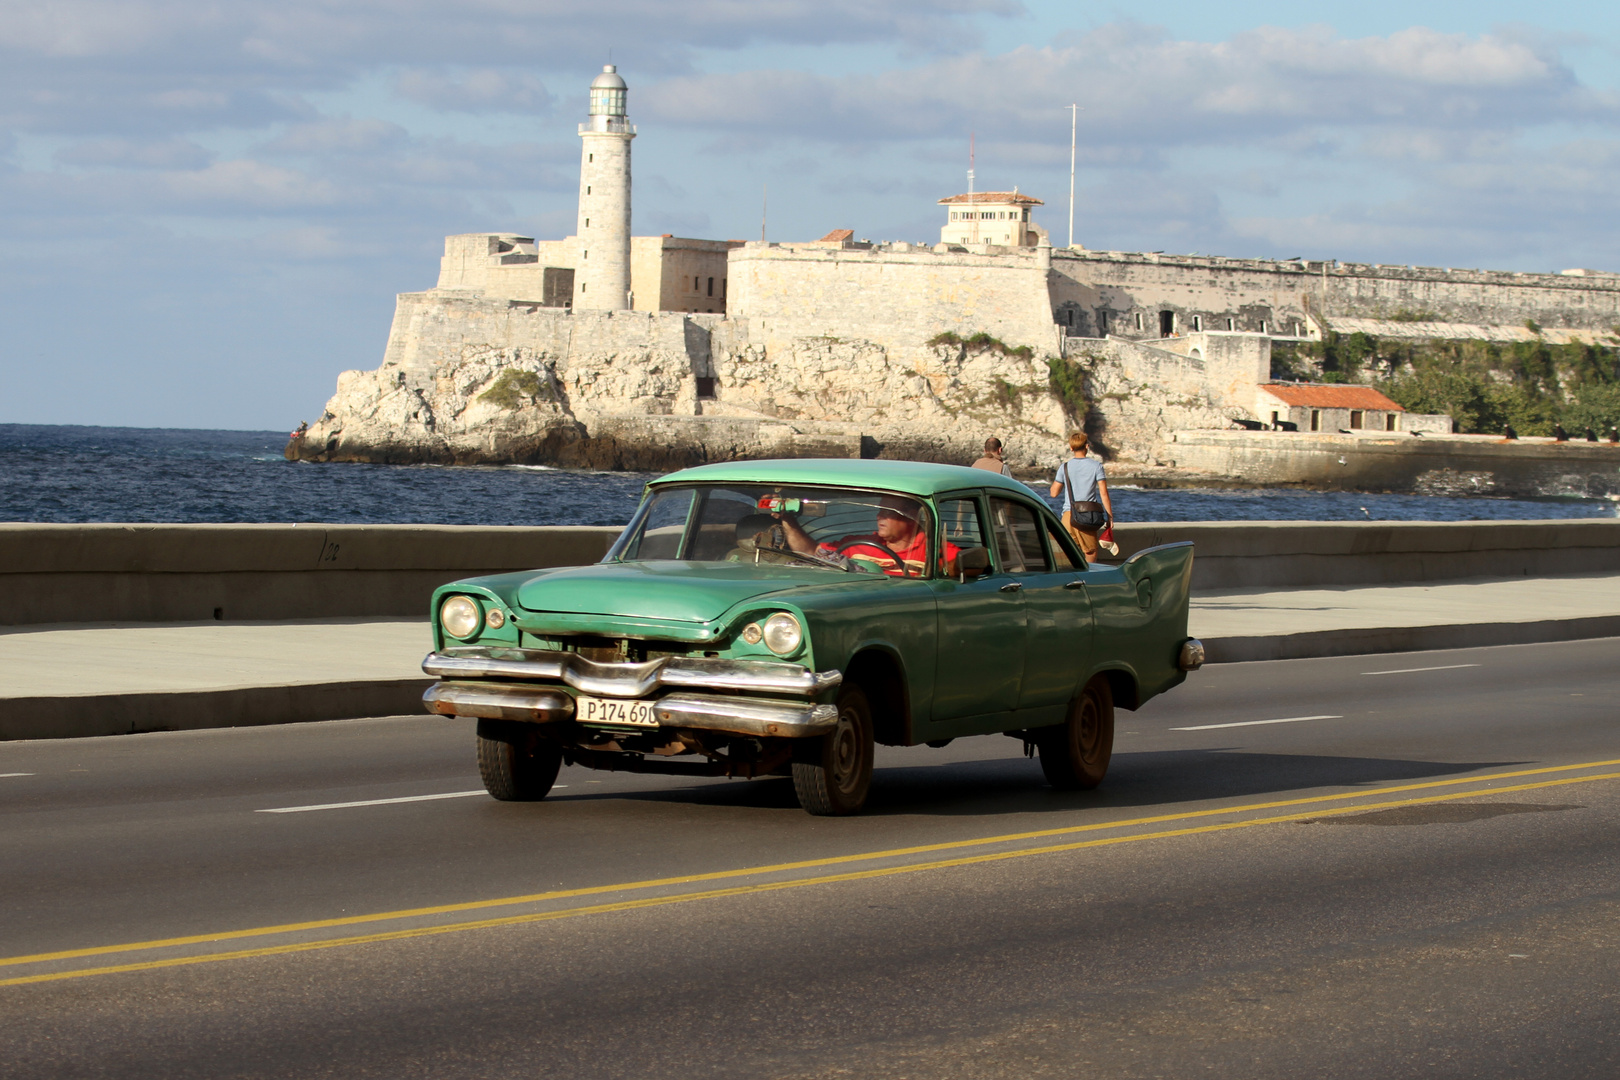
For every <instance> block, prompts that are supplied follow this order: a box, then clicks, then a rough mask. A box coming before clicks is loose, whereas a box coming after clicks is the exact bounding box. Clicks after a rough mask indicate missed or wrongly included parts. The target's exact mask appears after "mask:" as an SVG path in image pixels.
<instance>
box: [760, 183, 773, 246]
mask: <svg viewBox="0 0 1620 1080" xmlns="http://www.w3.org/2000/svg"><path fill="white" fill-rule="evenodd" d="M770 208H771V185H769V184H761V185H760V195H759V242H760V243H762V244H763V243H764V242H765V217H766V215H767V213H768V212H769V211H770Z"/></svg>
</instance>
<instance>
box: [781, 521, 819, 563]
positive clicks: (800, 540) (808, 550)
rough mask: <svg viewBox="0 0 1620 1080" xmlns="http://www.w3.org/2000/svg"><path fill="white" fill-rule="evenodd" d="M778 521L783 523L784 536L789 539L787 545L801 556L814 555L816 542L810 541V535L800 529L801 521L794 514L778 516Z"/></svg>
mask: <svg viewBox="0 0 1620 1080" xmlns="http://www.w3.org/2000/svg"><path fill="white" fill-rule="evenodd" d="M777 520H779V521H781V523H782V535H784V536H785V537H787V545H788V547H790V548H792V549H793V550H794V551H797V552H798V553H799V554H800V555H814V554H815V553H816V542H815V541H814V540H812V539H810V534H809V533H807V532H805V531H804V530H803V529H801V528H799V519H798V518H797V517H796V516H794V515H793V514H778V515H777Z"/></svg>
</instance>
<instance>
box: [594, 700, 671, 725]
mask: <svg viewBox="0 0 1620 1080" xmlns="http://www.w3.org/2000/svg"><path fill="white" fill-rule="evenodd" d="M574 719H575V720H577V721H579V722H580V723H581V724H623V725H625V726H627V727H657V726H658V718H657V717H656V716H654V715H653V703H652V702H650V701H628V700H625V699H624V698H599V697H587V696H586V695H584V694H580V695H579V696H578V697H576V698H575V699H574Z"/></svg>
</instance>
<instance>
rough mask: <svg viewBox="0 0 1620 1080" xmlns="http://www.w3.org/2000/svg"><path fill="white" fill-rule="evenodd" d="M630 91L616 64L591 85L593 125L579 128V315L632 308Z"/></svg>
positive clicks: (576, 268)
mask: <svg viewBox="0 0 1620 1080" xmlns="http://www.w3.org/2000/svg"><path fill="white" fill-rule="evenodd" d="M627 94H628V90H627V88H626V87H625V85H624V79H623V78H621V77H620V75H619V72H618V69H617V68H616V67H614V66H613V65H612V64H608V65H607V66H605V67H604V68H602V74H600V75H598V76H597V77H596V78H595V79H593V80H591V115H590V119H589V120H588V121H586V122H585V123H583V124H581V125H579V138H580V141H581V142H583V143H584V144H585V145H584V146H583V147H581V149H580V164H579V231H578V233H577V235H578V237H579V260H578V261H577V262H576V263H575V264H574V310H575V311H589V310H596V311H613V310H620V309H624V308H628V307H629V306H630V140H631V139H633V138H635V137H636V129H635V126H634V125H632V124H631V123H630V121H629V119H628V114H627V112H626V110H625V97H626V96H627Z"/></svg>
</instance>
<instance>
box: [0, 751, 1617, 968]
mask: <svg viewBox="0 0 1620 1080" xmlns="http://www.w3.org/2000/svg"><path fill="white" fill-rule="evenodd" d="M1616 765H1620V759H1614V760H1610V761H1588V762H1583V763H1581V764H1577V765H1558V766H1550V767H1546V768H1540V769H1521V770H1518V771H1514V772H1502V773H1491V774H1488V775H1484V776H1469V777H1458V778H1454V779H1450V780H1433V781H1428V782H1425V783H1421V784H1402V785H1399V786H1393V787H1383V788H1376V789H1373V790H1370V791H1350V792H1341V793H1338V794H1333V795H1313V796H1307V797H1305V798H1299V799H1279V800H1274V801H1271V802H1261V803H1248V804H1245V805H1242V806H1222V807H1214V808H1211V809H1207V810H1194V811H1188V812H1185V813H1179V814H1157V815H1153V816H1149V817H1138V818H1127V819H1124V820H1119V821H1100V822H1094V823H1090V824H1085V825H1071V826H1066V827H1063V828H1057V829H1038V830H1034V831H1030V832H1018V833H1006V834H1003V835H1000V836H988V837H982V838H978V839H970V840H950V841H944V842H941V843H937V844H920V845H917V846H915V847H904V848H890V849H888V850H884V851H868V852H861V853H857V854H853V855H836V856H831V857H828V858H824V859H805V860H801V861H798V862H786V863H776V864H773V865H769V866H756V867H746V868H741V869H735V870H718V871H713V872H710V873H704V874H686V875H682V876H679V877H665V878H653V879H650V880H646V881H630V882H620V883H617V884H611V885H592V886H588V887H586V888H580V889H559V890H555V891H552V892H542V893H531V894H529V895H525V896H507V897H501V898H498V899H493V900H474V901H469V902H466V903H460V904H441V905H438V906H434V907H420V908H407V909H403V910H399V911H384V912H377V913H374V914H369V915H348V916H344V917H341V918H336V919H318V920H313V921H310V922H298V923H283V924H281V925H277V926H261V927H255V928H251V929H245V930H226V931H220V932H218V933H211V934H195V935H191V936H189V937H174V938H163V939H159V940H154V941H137V942H130V943H126V944H119V945H102V946H95V947H92V948H84V949H66V950H62V951H59V952H48V953H34V954H32V955H28V956H12V957H5V958H0V968H16V967H23V966H29V965H46V964H55V963H61V962H63V961H71V960H84V959H90V958H92V957H110V956H114V955H119V954H128V953H139V952H152V951H157V950H165V949H169V950H173V949H185V948H187V947H190V946H197V945H217V944H220V943H223V942H228V941H239V940H244V939H249V938H265V937H275V936H278V935H293V934H307V933H312V932H315V931H321V930H331V929H335V928H338V927H354V926H364V925H367V924H376V923H387V922H396V921H403V920H411V919H417V920H419V919H433V918H438V917H443V916H447V915H458V914H465V913H470V912H475V911H485V910H489V909H492V908H502V907H517V906H523V905H533V904H542V903H555V902H558V901H567V900H578V899H582V898H585V897H590V896H601V895H604V894H613V893H627V892H637V891H647V890H655V889H678V888H679V887H680V886H690V885H703V884H709V883H717V882H721V881H728V880H735V879H738V878H747V877H765V876H770V875H782V874H794V873H795V872H802V871H806V870H820V869H825V868H829V867H835V866H850V865H855V864H859V863H863V862H874V861H880V860H895V859H907V858H915V857H916V856H919V855H934V854H939V853H942V852H949V851H963V850H966V849H971V848H985V847H993V846H997V845H1023V846H1014V847H1012V849H1011V850H1003V851H989V852H982V853H980V854H974V855H958V856H954V857H951V858H943V859H929V860H925V861H920V862H905V863H901V864H900V865H896V866H881V867H872V868H869V869H864V870H848V871H844V872H842V873H833V874H814V875H809V876H795V877H789V878H787V879H786V880H774V881H761V882H754V883H751V884H742V885H731V886H725V887H721V888H708V889H699V890H688V891H676V892H672V893H667V894H662V895H656V896H645V897H639V898H635V899H628V900H615V901H612V902H608V903H596V904H583V905H575V906H564V907H559V908H554V909H551V910H547V911H539V912H525V913H523V914H519V915H505V916H498V917H495V918H483V919H465V920H457V921H451V922H437V923H433V924H431V925H427V926H411V927H406V928H402V929H398V930H380V931H375V932H372V933H365V934H349V935H344V936H339V937H318V938H314V939H310V940H300V941H291V942H287V943H285V944H279V945H264V946H258V947H255V948H247V949H233V950H228V951H222V952H204V953H197V954H191V955H183V956H168V957H160V958H153V959H149V960H135V961H132V962H128V963H121V964H110V965H102V966H96V967H82V968H73V969H70V970H52V971H45V972H40V973H37V974H31V975H18V976H15V977H12V978H6V979H0V986H21V985H25V984H29V983H41V982H56V981H59V980H62V979H80V978H85V977H88V976H92V975H113V974H119V973H122V972H131V971H150V970H153V969H156V968H166V967H181V966H186V965H190V964H207V963H215V962H218V961H222V960H240V959H245V958H248V957H255V956H276V955H280V954H284V953H296V952H309V951H312V950H316V949H331V948H337V947H339V946H345V945H363V944H367V943H370V942H376V941H398V940H402V939H404V938H414V937H428V936H431V935H435V934H451V933H459V932H462V931H466V930H481V929H487V928H490V927H496V926H514V925H517V924H519V923H535V922H548V921H551V920H555V919H569V918H577V917H579V916H583V915H599V914H605V913H607V912H615V911H633V910H637V909H640V908H650V907H662V906H666V905H671V904H684V903H691V902H693V901H698V900H714V899H719V898H722V897H734V896H750V895H755V894H759V893H767V892H778V891H781V890H784V889H798V888H804V887H806V886H810V885H830V884H835V883H839V882H847V881H862V880H866V879H870V878H880V877H891V876H894V875H898V874H914V873H919V872H922V871H927V870H944V869H949V868H952V867H959V866H971V865H974V864H978V863H990V862H1000V861H1004V860H1008V859H1020V858H1025V857H1027V856H1031V855H1050V854H1055V853H1058V852H1065V851H1078V850H1080V849H1082V848H1092V847H1107V846H1112V845H1115V844H1132V843H1138V842H1140V841H1144V840H1163V839H1168V838H1171V837H1177V836H1196V835H1199V834H1201V833H1213V832H1226V831H1229V830H1233V829H1247V828H1253V827H1255V826H1258V825H1271V824H1276V823H1278V822H1284V821H1296V820H1298V819H1300V818H1302V817H1310V816H1322V815H1326V814H1346V813H1353V812H1361V811H1367V810H1380V809H1389V808H1393V807H1400V806H1411V805H1413V804H1415V803H1434V802H1444V801H1448V800H1452V799H1469V798H1476V797H1478V796H1481V795H1502V794H1508V793H1511V792H1517V791H1533V790H1537V789H1542V788H1551V787H1561V786H1564V785H1567V784H1585V783H1590V782H1592V781H1597V780H1616V779H1620V772H1609V773H1591V772H1585V774H1584V775H1580V776H1568V775H1562V776H1556V777H1555V778H1553V779H1543V780H1534V781H1528V782H1524V783H1517V784H1510V785H1506V786H1485V787H1477V786H1471V787H1469V789H1468V790H1460V791H1452V792H1443V793H1437V794H1435V793H1431V794H1427V795H1422V796H1418V797H1415V798H1403V799H1395V800H1387V799H1386V797H1387V796H1390V795H1400V794H1405V793H1409V792H1417V791H1427V792H1435V791H1436V790H1437V789H1443V788H1451V787H1460V786H1462V785H1496V784H1497V783H1498V782H1500V781H1505V780H1523V779H1524V778H1526V777H1532V776H1549V775H1552V774H1567V773H1574V772H1583V771H1585V770H1592V769H1602V768H1607V767H1610V766H1616ZM1369 799H1371V800H1380V799H1386V801H1371V802H1368V801H1360V800H1369ZM1352 802H1353V805H1342V806H1334V805H1333V804H1334V803H1352ZM1307 806H1309V807H1313V808H1314V809H1311V810H1300V809H1294V810H1292V812H1288V813H1282V814H1271V815H1265V814H1264V812H1265V811H1269V810H1287V809H1289V808H1297V807H1307ZM1241 814H1262V815H1264V816H1259V817H1247V818H1243V819H1242V820H1239V821H1223V822H1216V823H1213V824H1205V825H1185V824H1183V825H1182V826H1181V827H1179V828H1172V829H1157V830H1150V831H1146V832H1132V833H1128V834H1126V835H1120V836H1107V837H1097V838H1092V839H1083V840H1070V841H1067V842H1064V843H1056V844H1031V843H1030V842H1031V841H1041V840H1050V839H1054V838H1057V837H1067V836H1077V835H1081V834H1085V833H1093V832H1101V831H1113V830H1121V829H1135V828H1143V827H1150V826H1154V825H1163V824H1167V823H1171V822H1178V823H1184V822H1192V821H1198V820H1201V819H1206V818H1212V817H1229V816H1232V815H1241Z"/></svg>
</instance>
